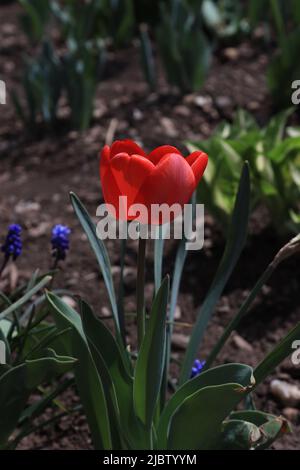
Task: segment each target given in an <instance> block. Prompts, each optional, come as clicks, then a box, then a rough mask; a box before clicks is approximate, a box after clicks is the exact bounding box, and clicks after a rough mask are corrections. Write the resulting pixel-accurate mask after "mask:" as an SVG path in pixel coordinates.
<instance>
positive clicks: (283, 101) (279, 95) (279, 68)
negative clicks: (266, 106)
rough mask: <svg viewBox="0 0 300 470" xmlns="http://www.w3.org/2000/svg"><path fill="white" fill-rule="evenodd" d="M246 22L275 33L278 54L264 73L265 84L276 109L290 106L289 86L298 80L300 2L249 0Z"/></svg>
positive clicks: (299, 66)
mask: <svg viewBox="0 0 300 470" xmlns="http://www.w3.org/2000/svg"><path fill="white" fill-rule="evenodd" d="M249 21H250V24H251V25H253V26H255V25H257V24H258V23H259V22H261V23H262V24H264V25H265V27H266V28H268V29H269V34H270V37H272V30H273V31H274V40H275V44H276V45H277V46H278V51H277V52H276V54H275V56H274V57H273V58H272V60H271V62H270V64H269V67H268V70H267V82H268V86H269V89H270V92H271V95H272V101H273V105H274V107H275V108H276V109H278V110H280V109H284V108H286V107H288V106H290V104H291V84H292V82H293V81H294V80H297V79H299V77H300V62H299V60H298V58H299V49H300V2H299V1H298V0H289V1H288V2H286V1H284V0H251V2H250V6H249Z"/></svg>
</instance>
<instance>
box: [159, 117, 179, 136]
mask: <svg viewBox="0 0 300 470" xmlns="http://www.w3.org/2000/svg"><path fill="white" fill-rule="evenodd" d="M160 123H161V126H162V128H163V130H164V132H165V133H166V135H167V136H168V137H177V135H178V132H177V129H176V127H175V125H174V123H173V121H172V120H171V119H170V118H168V117H162V118H161V120H160Z"/></svg>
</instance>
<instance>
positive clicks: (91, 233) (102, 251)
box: [70, 192, 120, 331]
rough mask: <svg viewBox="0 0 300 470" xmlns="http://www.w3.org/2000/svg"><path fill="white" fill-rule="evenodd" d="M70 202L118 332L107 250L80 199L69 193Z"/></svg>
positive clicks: (116, 309) (118, 326)
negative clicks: (92, 257)
mask: <svg viewBox="0 0 300 470" xmlns="http://www.w3.org/2000/svg"><path fill="white" fill-rule="evenodd" d="M70 198H71V202H72V205H73V208H74V211H75V213H76V215H77V217H78V220H79V222H80V223H81V225H82V228H83V230H84V231H85V233H86V235H87V238H88V240H89V242H90V245H91V247H92V249H93V251H94V253H95V255H96V258H97V261H98V263H99V266H100V269H101V272H102V275H103V279H104V282H105V285H106V289H107V292H108V296H109V300H110V304H111V308H112V312H113V316H114V321H115V325H116V328H117V330H118V331H120V322H119V317H118V308H117V302H116V295H115V291H114V286H113V280H112V275H111V266H110V261H109V257H108V253H107V250H106V248H105V246H104V243H103V241H102V240H100V239H99V238H98V236H97V233H96V227H95V224H94V223H93V222H92V220H91V218H90V216H89V214H88V212H87V210H86V208H85V207H84V205H83V204H82V203H81V201H80V199H79V198H78V197H77V196H76V194H74V193H72V192H71V193H70Z"/></svg>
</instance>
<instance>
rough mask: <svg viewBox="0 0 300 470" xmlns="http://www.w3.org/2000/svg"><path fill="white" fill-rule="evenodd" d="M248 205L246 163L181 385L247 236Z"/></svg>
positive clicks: (186, 361)
mask: <svg viewBox="0 0 300 470" xmlns="http://www.w3.org/2000/svg"><path fill="white" fill-rule="evenodd" d="M249 203H250V179H249V167H248V163H247V162H246V163H245V164H244V167H243V171H242V175H241V179H240V184H239V189H238V193H237V197H236V201H235V206H234V210H233V215H232V220H231V225H230V229H229V234H228V240H227V244H226V247H225V251H224V254H223V257H222V260H221V263H220V265H219V267H218V270H217V273H216V275H215V278H214V280H213V282H212V285H211V288H210V290H209V292H208V294H207V297H206V298H205V300H204V303H203V305H202V308H201V309H200V311H199V312H198V318H197V321H196V324H195V327H194V329H193V332H192V336H191V339H190V342H189V345H188V349H187V351H186V354H185V358H184V363H183V366H182V371H181V376H180V383H181V384H182V383H183V382H185V381H186V380H188V378H189V377H190V372H191V368H192V365H193V361H194V359H195V357H196V354H197V350H198V347H199V345H200V343H201V341H202V338H203V335H204V332H205V329H206V327H207V324H208V322H209V320H210V318H211V316H212V314H213V311H214V309H215V306H216V304H217V302H218V300H219V298H220V295H221V294H222V292H223V289H224V287H225V285H226V283H227V281H228V279H229V277H230V275H231V273H232V271H233V269H234V267H235V265H236V262H237V260H238V259H239V256H240V254H241V251H242V249H243V247H244V244H245V241H246V235H247V226H248V217H249Z"/></svg>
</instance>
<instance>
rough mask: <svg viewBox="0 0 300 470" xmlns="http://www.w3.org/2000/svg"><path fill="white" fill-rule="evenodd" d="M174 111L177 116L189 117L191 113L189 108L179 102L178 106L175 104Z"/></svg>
mask: <svg viewBox="0 0 300 470" xmlns="http://www.w3.org/2000/svg"><path fill="white" fill-rule="evenodd" d="M174 113H175V114H177V115H178V116H182V117H189V116H190V115H191V110H190V109H189V108H188V107H187V106H184V105H180V104H179V105H178V106H175V108H174Z"/></svg>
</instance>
